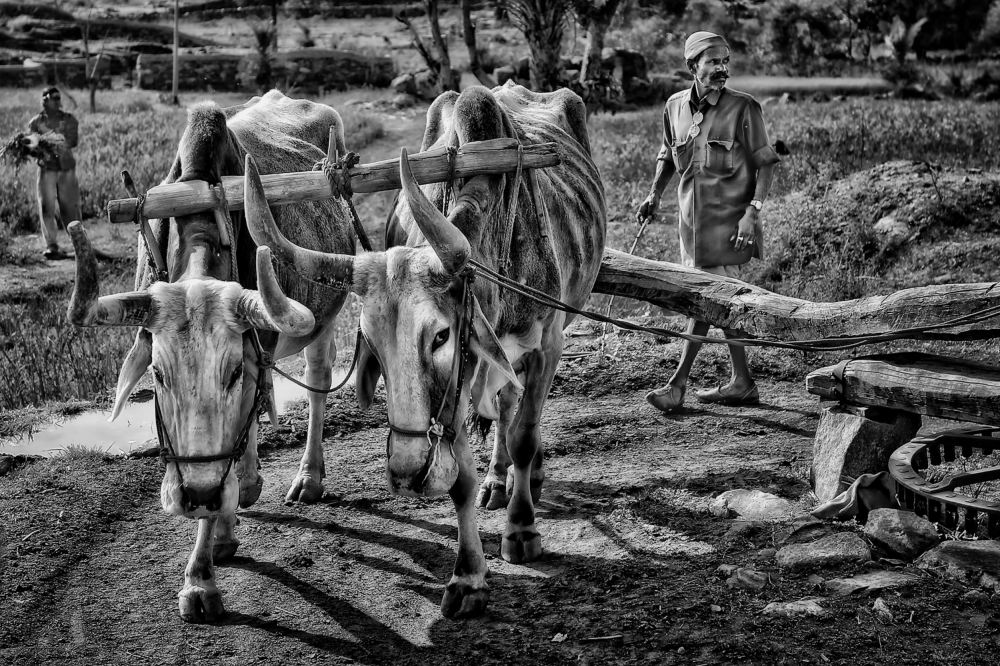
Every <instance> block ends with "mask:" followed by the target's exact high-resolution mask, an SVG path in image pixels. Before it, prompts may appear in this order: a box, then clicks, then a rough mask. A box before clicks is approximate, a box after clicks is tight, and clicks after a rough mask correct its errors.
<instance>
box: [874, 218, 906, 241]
mask: <svg viewBox="0 0 1000 666" xmlns="http://www.w3.org/2000/svg"><path fill="white" fill-rule="evenodd" d="M872 231H874V232H875V234H876V235H877V236H878V238H879V240H880V241H881V242H882V244H883V245H884V246H886V247H898V246H899V245H902V244H903V243H905V242H906V240H907V239H908V238H909V237H910V225H909V224H908V223H907V222H906V220H900V219H898V218H896V217H895V216H892V215H886V216H885V217H883V218H882V219H881V220H879V221H878V222H876V223H875V226H874V227H872Z"/></svg>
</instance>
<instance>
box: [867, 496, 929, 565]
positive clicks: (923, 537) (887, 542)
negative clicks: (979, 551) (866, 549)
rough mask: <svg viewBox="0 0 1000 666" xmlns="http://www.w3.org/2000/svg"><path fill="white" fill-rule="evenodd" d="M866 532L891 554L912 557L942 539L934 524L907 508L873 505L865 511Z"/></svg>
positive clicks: (905, 557) (910, 558) (875, 542)
mask: <svg viewBox="0 0 1000 666" xmlns="http://www.w3.org/2000/svg"><path fill="white" fill-rule="evenodd" d="M865 536H867V537H868V538H869V539H871V541H872V542H873V543H874V544H875V545H876V546H878V547H879V548H881V549H883V550H885V551H886V552H887V553H889V554H891V555H898V556H899V557H901V558H903V559H907V560H912V559H914V558H915V557H917V556H919V555H920V554H922V553H924V552H926V551H928V550H930V549H931V548H933V547H934V546H936V545H937V544H938V542H939V541H940V540H941V539H940V537H939V536H938V533H937V529H935V527H934V525H933V524H932V523H931V522H930V521H928V520H925V519H924V518H921V517H920V516H918V515H916V514H915V513H912V512H910V511H900V510H899V509H875V510H874V511H872V512H871V513H869V514H868V522H867V523H865Z"/></svg>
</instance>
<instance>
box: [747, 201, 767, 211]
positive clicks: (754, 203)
mask: <svg viewBox="0 0 1000 666" xmlns="http://www.w3.org/2000/svg"><path fill="white" fill-rule="evenodd" d="M750 205H751V206H753V207H754V208H756V209H757V212H758V213H759V212H760V209H761V208H763V207H764V202H763V201H761V200H760V199H751V200H750Z"/></svg>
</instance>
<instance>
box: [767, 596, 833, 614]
mask: <svg viewBox="0 0 1000 666" xmlns="http://www.w3.org/2000/svg"><path fill="white" fill-rule="evenodd" d="M819 601H820V599H819V598H816V597H809V598H806V599H800V600H798V601H785V602H780V601H775V602H772V603H769V604H768V605H766V606H764V610H762V611H761V613H762V614H763V615H768V616H771V617H802V616H804V615H810V616H813V617H821V616H823V615H826V614H827V613H829V611H827V610H826V609H825V608H823V607H822V606H820V605H819Z"/></svg>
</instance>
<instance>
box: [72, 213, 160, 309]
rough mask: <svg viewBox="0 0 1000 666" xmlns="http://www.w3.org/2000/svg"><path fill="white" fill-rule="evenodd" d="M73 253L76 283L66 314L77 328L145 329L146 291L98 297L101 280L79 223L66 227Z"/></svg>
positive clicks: (149, 300) (148, 305)
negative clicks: (134, 327)
mask: <svg viewBox="0 0 1000 666" xmlns="http://www.w3.org/2000/svg"><path fill="white" fill-rule="evenodd" d="M66 231H68V232H69V237H70V238H71V239H72V241H73V249H74V250H75V251H76V284H75V285H73V295H72V296H71V297H70V299H69V308H68V309H67V311H66V315H67V317H69V320H70V322H71V323H73V324H75V325H77V326H145V325H146V324H147V323H148V322H149V320H150V319H151V317H152V313H153V298H152V296H150V295H149V293H147V292H145V291H132V292H127V293H124V294H115V295H113V296H101V297H98V295H97V294H98V293H99V292H100V290H101V281H100V278H98V276H97V257H95V256H94V249H93V248H92V247H91V246H90V239H89V238H88V237H87V232H86V230H85V229H84V228H83V223H82V222H80V221H79V220H76V221H74V222H70V224H69V226H68V227H67V228H66Z"/></svg>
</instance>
